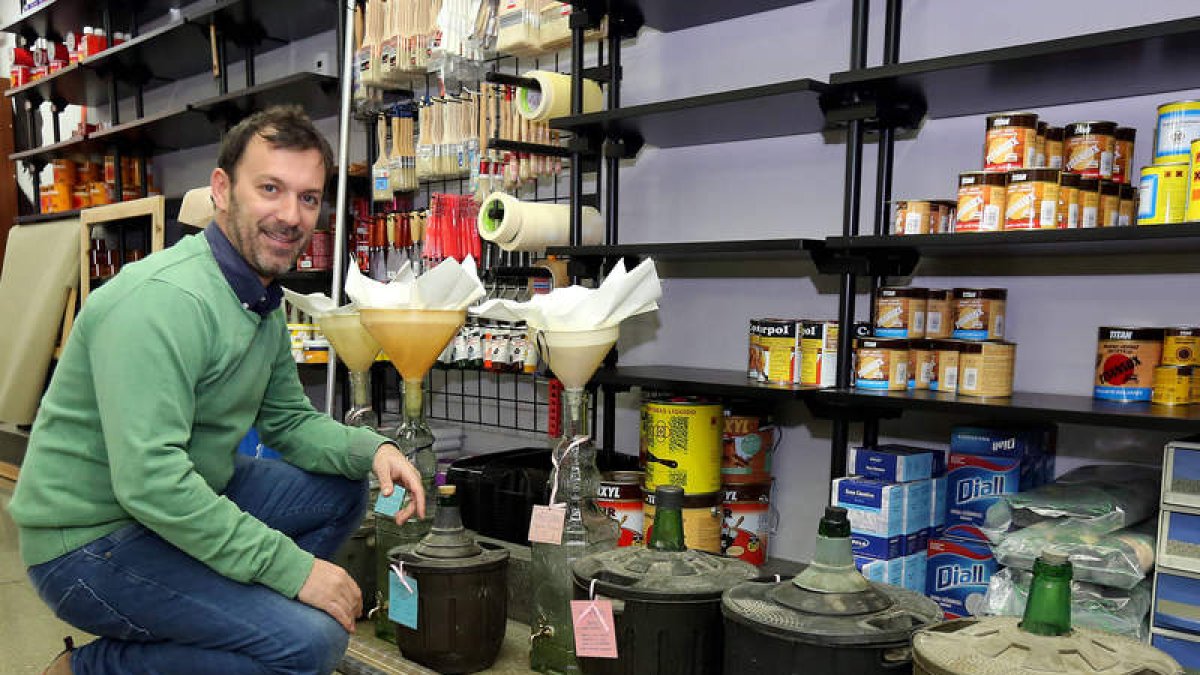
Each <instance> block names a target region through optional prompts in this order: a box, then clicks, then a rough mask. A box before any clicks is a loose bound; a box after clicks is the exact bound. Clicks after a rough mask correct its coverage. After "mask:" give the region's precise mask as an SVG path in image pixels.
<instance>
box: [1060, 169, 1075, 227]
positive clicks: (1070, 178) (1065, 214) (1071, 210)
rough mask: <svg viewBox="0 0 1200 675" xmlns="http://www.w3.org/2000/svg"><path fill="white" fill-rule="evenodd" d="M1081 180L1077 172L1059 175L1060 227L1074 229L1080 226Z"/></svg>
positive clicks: (1064, 172)
mask: <svg viewBox="0 0 1200 675" xmlns="http://www.w3.org/2000/svg"><path fill="white" fill-rule="evenodd" d="M1079 181H1080V177H1079V174H1077V173H1067V172H1066V171H1063V172H1061V173H1060V174H1059V175H1058V227H1059V228H1060V229H1070V230H1074V229H1076V228H1078V227H1079Z"/></svg>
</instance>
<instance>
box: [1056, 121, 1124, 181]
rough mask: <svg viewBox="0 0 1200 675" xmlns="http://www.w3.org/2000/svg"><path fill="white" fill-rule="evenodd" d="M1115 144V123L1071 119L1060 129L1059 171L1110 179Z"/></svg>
mask: <svg viewBox="0 0 1200 675" xmlns="http://www.w3.org/2000/svg"><path fill="white" fill-rule="evenodd" d="M1116 146H1117V123H1116V122H1107V121H1089V122H1072V123H1071V124H1068V125H1067V126H1066V131H1065V132H1064V140H1063V155H1064V157H1065V159H1064V161H1063V170H1064V171H1070V172H1072V173H1077V174H1080V175H1082V176H1085V177H1087V178H1104V179H1106V180H1111V179H1112V174H1113V155H1114V154H1115V153H1116Z"/></svg>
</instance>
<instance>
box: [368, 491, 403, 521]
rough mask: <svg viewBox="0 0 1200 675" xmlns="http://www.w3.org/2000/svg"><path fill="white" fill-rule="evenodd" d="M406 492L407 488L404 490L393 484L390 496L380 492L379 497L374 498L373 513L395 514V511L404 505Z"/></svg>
mask: <svg viewBox="0 0 1200 675" xmlns="http://www.w3.org/2000/svg"><path fill="white" fill-rule="evenodd" d="M407 494H408V490H405V489H404V488H402V487H400V486H399V485H396V486H393V487H392V494H391V496H390V497H384V496H383V495H382V494H380V495H379V499H376V500H375V513H379V514H382V515H385V516H394V515H396V512H397V511H399V510H400V509H401V507H403V506H404V497H405V495H407Z"/></svg>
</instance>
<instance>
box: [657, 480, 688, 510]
mask: <svg viewBox="0 0 1200 675" xmlns="http://www.w3.org/2000/svg"><path fill="white" fill-rule="evenodd" d="M654 504H655V506H656V507H657V508H659V509H682V508H683V488H681V487H679V486H678V485H659V486H658V487H656V488H654Z"/></svg>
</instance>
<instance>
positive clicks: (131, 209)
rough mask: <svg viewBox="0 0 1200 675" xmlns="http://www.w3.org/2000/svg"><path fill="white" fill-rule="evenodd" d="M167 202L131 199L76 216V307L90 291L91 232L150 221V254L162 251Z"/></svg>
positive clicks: (160, 199) (150, 198)
mask: <svg viewBox="0 0 1200 675" xmlns="http://www.w3.org/2000/svg"><path fill="white" fill-rule="evenodd" d="M166 211H167V200H166V199H165V198H164V197H163V196H162V195H155V196H153V197H142V198H141V199H131V200H129V201H127V202H117V203H116V204H105V205H104V206H93V207H92V208H90V209H83V210H82V211H80V212H79V237H80V241H79V246H80V249H79V305H80V306H81V307H82V306H83V302H84V301H85V300H87V296H88V293H89V292H90V291H91V286H92V278H91V276H92V275H91V265H90V263H91V260H89V255H90V254H91V239H92V228H93V227H95V226H97V225H103V224H105V223H111V222H114V221H118V220H127V219H129V218H139V217H146V216H148V217H149V218H150V253H153V252H155V251H161V250H162V248H163V240H164V233H165V231H166Z"/></svg>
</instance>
